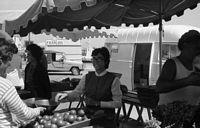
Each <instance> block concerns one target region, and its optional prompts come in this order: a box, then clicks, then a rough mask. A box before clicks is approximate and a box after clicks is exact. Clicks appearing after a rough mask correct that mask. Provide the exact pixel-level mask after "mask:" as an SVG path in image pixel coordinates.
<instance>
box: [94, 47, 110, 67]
mask: <svg viewBox="0 0 200 128" xmlns="http://www.w3.org/2000/svg"><path fill="white" fill-rule="evenodd" d="M98 54H101V55H102V56H103V57H104V62H105V68H106V69H107V68H108V67H109V63H110V53H109V51H108V49H107V48H106V47H101V48H96V49H94V50H93V51H92V56H96V55H98Z"/></svg>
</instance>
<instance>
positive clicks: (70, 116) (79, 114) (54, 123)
mask: <svg viewBox="0 0 200 128" xmlns="http://www.w3.org/2000/svg"><path fill="white" fill-rule="evenodd" d="M86 118H87V117H86V115H85V112H84V110H83V109H78V110H75V109H72V110H69V111H67V112H64V113H54V114H53V115H43V116H38V117H37V118H36V119H35V120H34V121H31V122H29V123H27V122H23V126H21V127H20V128H60V127H63V126H68V125H71V124H73V123H75V122H80V121H83V120H85V119H86ZM24 124H26V125H24Z"/></svg>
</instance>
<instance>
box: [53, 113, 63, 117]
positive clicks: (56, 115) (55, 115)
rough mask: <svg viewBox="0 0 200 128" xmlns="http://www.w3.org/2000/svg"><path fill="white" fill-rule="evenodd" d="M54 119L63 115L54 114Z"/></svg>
mask: <svg viewBox="0 0 200 128" xmlns="http://www.w3.org/2000/svg"><path fill="white" fill-rule="evenodd" d="M53 116H54V117H59V116H62V115H61V113H54V115H53Z"/></svg>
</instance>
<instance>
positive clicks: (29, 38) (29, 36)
mask: <svg viewBox="0 0 200 128" xmlns="http://www.w3.org/2000/svg"><path fill="white" fill-rule="evenodd" d="M28 43H29V44H30V43H31V34H30V32H29V33H28Z"/></svg>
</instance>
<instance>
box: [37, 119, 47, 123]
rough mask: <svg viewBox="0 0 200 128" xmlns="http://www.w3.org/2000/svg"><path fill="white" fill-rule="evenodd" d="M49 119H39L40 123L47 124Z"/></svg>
mask: <svg viewBox="0 0 200 128" xmlns="http://www.w3.org/2000/svg"><path fill="white" fill-rule="evenodd" d="M46 122H47V121H46V120H45V119H41V120H39V123H40V124H45V123H46Z"/></svg>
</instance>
